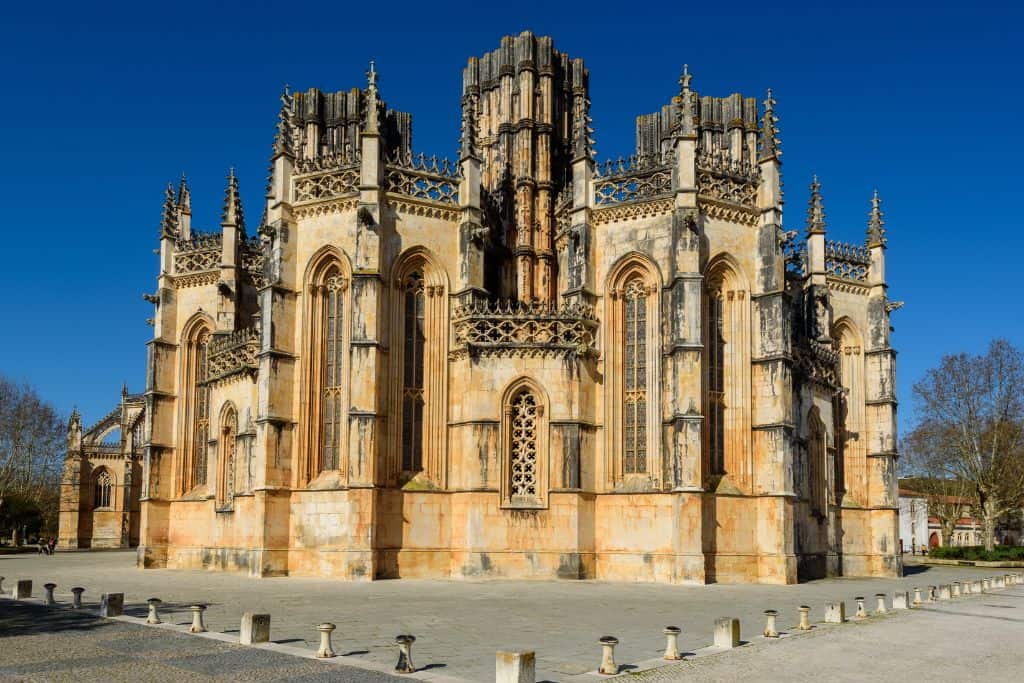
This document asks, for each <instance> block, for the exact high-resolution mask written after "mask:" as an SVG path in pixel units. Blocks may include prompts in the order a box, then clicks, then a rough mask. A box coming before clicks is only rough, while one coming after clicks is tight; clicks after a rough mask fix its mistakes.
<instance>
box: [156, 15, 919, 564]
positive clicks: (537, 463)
mask: <svg viewBox="0 0 1024 683" xmlns="http://www.w3.org/2000/svg"><path fill="white" fill-rule="evenodd" d="M588 78H589V76H588V72H587V69H586V68H585V67H584V64H583V60H581V59H579V58H574V57H570V56H569V55H567V54H564V53H562V52H559V51H558V50H556V49H555V47H554V45H553V43H552V40H551V39H550V38H547V37H537V36H534V35H532V34H530V33H523V34H521V35H518V36H515V37H506V38H504V39H502V41H501V45H500V46H499V47H498V49H497V50H495V51H493V52H489V53H487V54H484V55H483V56H481V57H479V58H471V59H470V60H469V62H468V64H467V66H466V68H465V70H464V72H463V95H462V132H461V153H460V157H459V159H458V160H457V161H454V162H448V161H439V160H436V159H435V158H433V157H430V158H426V157H424V156H423V155H422V154H418V153H417V152H416V151H415V148H414V147H413V144H412V118H411V116H410V114H408V113H405V112H401V111H397V110H394V109H391V108H389V107H388V106H387V105H386V104H385V102H384V99H383V96H382V94H381V92H380V89H379V85H378V82H377V74H376V73H375V71H374V70H373V67H372V66H371V69H370V71H369V74H368V83H367V85H366V87H365V88H363V89H359V88H352V89H350V90H342V91H338V92H324V91H321V90H317V89H310V90H307V91H304V92H294V93H289V92H287V91H286V92H285V94H284V96H283V97H282V107H281V112H280V118H279V121H278V124H277V132H276V136H275V138H274V143H273V152H272V173H271V177H270V182H269V186H268V188H267V196H266V208H265V211H264V216H263V218H262V220H261V221H260V223H259V225H258V226H256V228H255V230H251V231H250V230H248V229H247V226H246V223H245V221H244V219H243V214H242V207H241V204H240V201H239V197H238V186H237V181H236V179H235V177H234V174H233V173H232V174H231V175H230V176H229V178H228V183H227V191H226V199H225V204H224V211H223V216H222V219H221V223H220V230H217V231H213V232H200V231H199V230H198V229H197V228H196V227H194V226H193V224H192V215H191V208H190V199H189V188H188V187H187V186H186V184H185V183H184V182H182V183H181V185H180V187H178V188H177V189H176V190H175V188H172V187H169V188H168V190H167V199H166V203H165V205H164V211H163V221H162V226H161V235H160V273H159V276H158V279H157V292H156V294H154V295H153V296H151V297H149V298H150V299H151V301H152V302H153V303H154V305H155V307H156V313H155V316H154V321H153V324H154V334H153V340H152V341H151V342H150V343H149V352H148V364H147V375H146V392H145V405H144V410H143V414H144V425H145V427H144V430H143V431H144V437H143V438H144V445H143V455H142V472H141V492H140V494H141V524H140V532H139V533H140V539H139V550H138V557H139V563H140V565H141V566H144V567H171V568H198V567H207V568H211V569H224V570H238V571H245V572H248V573H249V574H250V575H255V576H273V575H283V574H291V575H304V576H326V577H336V578H339V579H377V578H395V577H516V578H522V577H531V578H556V577H557V578H564V579H569V578H571V579H580V578H596V579H612V580H628V581H661V582H670V583H677V582H696V583H705V582H713V581H723V582H725V581H728V582H745V581H760V582H768V583H792V582H795V581H797V580H800V579H804V578H812V577H820V576H825V575H838V574H845V575H873V576H892V575H896V574H897V573H898V572H899V570H900V556H899V542H898V533H897V499H896V478H895V468H894V462H895V460H896V442H895V410H896V401H895V394H894V386H895V385H894V363H895V352H894V351H893V349H892V347H891V346H890V342H889V333H890V326H889V314H890V312H891V311H892V310H893V309H894V308H896V307H897V306H898V305H899V304H898V303H896V302H890V301H889V300H888V299H887V298H886V280H885V241H886V240H885V232H884V230H883V224H882V213H881V211H880V209H879V200H878V198H877V196H876V197H875V198H874V200H873V202H872V208H871V213H870V221H869V223H868V230H867V239H866V242H865V243H863V244H855V245H848V244H841V243H838V242H831V241H827V240H826V238H825V220H824V211H823V209H822V198H821V194H820V192H819V185H818V183H817V181H815V182H814V184H813V185H812V186H811V187H812V197H811V202H810V210H809V212H808V219H807V228H806V235H805V236H798V235H797V234H796V233H795V232H786V231H784V230H783V228H782V191H781V175H780V169H781V162H780V150H779V139H778V132H777V129H776V123H777V119H776V116H775V111H774V106H775V101H774V100H773V99H772V96H771V93H770V92H769V93H768V96H767V99H766V100H765V101H764V103H763V107H762V108H761V109H760V110H759V108H758V103H757V101H756V100H755V99H754V98H749V97H743V96H742V95H740V94H732V95H728V96H726V97H712V96H707V95H700V94H698V93H697V92H696V91H695V90H693V89H692V83H691V76H690V74H689V73H688V72H687V71H686V70H685V69H684V70H683V75H682V77H681V78H680V81H679V87H678V89H676V91H675V92H674V93H672V92H666V100H667V102H666V104H665V105H664V106H663V107H662V108H661V109H660V110H658V111H655V112H653V113H650V114H645V115H642V116H639V117H638V118H637V122H636V153H635V154H634V155H633V156H632V157H630V158H629V159H628V160H625V159H619V160H618V161H614V162H609V163H604V164H601V163H596V162H595V159H594V156H593V151H592V140H591V138H590V135H591V132H592V131H591V129H590V127H589V126H590V119H589V116H588V110H589V106H590V100H589V94H588Z"/></svg>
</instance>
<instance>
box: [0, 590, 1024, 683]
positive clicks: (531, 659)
mask: <svg viewBox="0 0 1024 683" xmlns="http://www.w3.org/2000/svg"><path fill="white" fill-rule="evenodd" d="M4 580H5V577H3V576H0V594H2V593H3V582H4ZM1021 583H1024V573H1013V574H1004V575H1000V576H993V577H986V578H983V579H980V580H971V581H954V582H952V583H950V584H943V585H939V586H927V587H925V589H924V591H926V592H922V588H921V587H919V586H914V587H913V593H912V596H913V597H911V593H908V592H906V591H897V592H895V593H894V594H893V597H892V609H894V610H899V609H910V608H912V607H915V606H919V605H922V604H925V603H933V602H937V601H947V600H952V599H953V598H958V597H961V596H966V595H974V594H981V593H988V592H990V591H993V590H1000V589H1004V588H1006V587H1008V586H1015V585H1019V584H1021ZM43 588H44V589H45V591H46V592H45V597H44V603H45V604H46V605H50V606H55V605H57V604H58V603H57V601H56V599H55V598H54V590H55V589H56V588H57V585H56V584H54V583H46V584H44V585H43ZM71 592H72V594H73V596H74V599H73V602H72V605H71V607H72V609H82V594H83V593H84V592H85V589H84V588H82V587H79V586H76V587H74V588H72V589H71ZM11 597H12V598H13V599H15V600H26V599H29V598H31V597H32V581H31V580H30V579H20V580H18V581H16V582H15V585H14V588H13V589H12V590H11ZM854 600H855V601H856V603H857V610H856V612H855V613H854V617H853V618H854V619H856V620H859V619H867V618H868V617H869V614H868V611H867V607H866V598H864V597H862V596H858V597H856V598H854ZM875 600H876V602H875V610H874V614H875V615H883V614H887V613H888V612H889V607H888V606H887V605H886V594H885V593H876V594H875ZM146 603H147V604H148V605H149V611H148V614H147V616H146V620H145V623H146V624H152V625H156V624H162V623H163V621H162V620H161V618H160V612H159V610H160V606H161V605H162V604H163V601H162V600H161V599H160V598H149V599H148V600H146ZM206 608H207V606H206V605H204V604H194V605H190V606H189V610H190V611H191V612H192V623H191V625H190V626H189V628H188V630H189V632H191V633H205V632H206V630H207V628H206V624H205V623H204V621H203V615H204V613H205V612H206ZM810 612H811V607H810V606H808V605H801V606H800V607H799V614H800V621H799V624H798V625H797V626H796V628H797V630H800V631H808V630H810V629H811V628H812V626H811V621H810ZM99 613H100V616H104V617H114V616H121V615H122V614H123V613H124V593H103V594H102V595H101V598H100V609H99ZM764 615H765V627H764V631H763V632H762V633H763V635H764V637H765V638H778V637H780V633H779V630H778V616H779V613H778V611H777V610H774V609H769V610H765V611H764ZM845 621H846V603H845V602H843V601H838V602H830V603H826V605H825V622H826V623H835V624H841V623H843V622H845ZM336 628H337V627H336V626H335V625H334V624H332V623H327V622H325V623H322V624H319V625H318V626H317V631H318V632H319V633H320V645H319V648H318V649H317V652H316V656H317V657H318V658H322V659H327V658H331V657H336V656H337V654H336V653H335V651H334V648H333V646H332V645H331V635H332V634H333V632H334V631H335V629H336ZM662 633H663V634H664V635H665V651H664V654H663V658H664V659H666V660H680V659H682V658H683V656H682V653H681V652H680V650H679V636H680V634H681V633H682V629H680V628H679V627H678V626H666V627H665V628H664V629H663V630H662ZM269 641H270V615H269V614H256V613H253V612H246V613H244V614H243V615H242V623H241V629H240V632H239V643H240V644H242V645H254V644H259V643H267V642H269ZM415 642H416V637H415V636H413V635H409V634H403V635H399V636H396V637H395V643H396V644H397V645H398V663H397V664H396V665H395V671H396V672H397V673H414V672H415V671H416V667H415V665H414V664H413V661H412V645H413V643H415ZM598 642H599V644H600V645H601V664H600V666H599V668H598V672H599V673H601V674H604V675H616V674H618V673H619V667H618V665H617V664H616V662H615V646H616V645H618V644H619V639H618V638H616V637H615V636H602V637H601V638H600V639H599V640H598ZM739 645H740V620H739V619H737V618H735V617H723V618H720V619H716V620H715V630H714V646H715V647H716V648H719V649H731V648H735V647H738V646H739ZM535 659H536V658H535V653H534V652H531V651H522V652H504V651H503V652H498V653H497V659H496V670H495V674H496V678H495V680H496V682H497V683H534V676H535V668H536V664H535Z"/></svg>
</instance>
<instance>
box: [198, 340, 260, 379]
mask: <svg viewBox="0 0 1024 683" xmlns="http://www.w3.org/2000/svg"><path fill="white" fill-rule="evenodd" d="M259 350H260V330H259V328H258V327H246V328H244V329H241V330H236V331H234V332H232V333H231V334H222V335H214V337H213V339H211V340H210V345H209V348H208V350H207V356H206V363H207V367H206V378H207V381H208V382H218V381H221V380H226V379H228V378H231V377H233V376H235V375H238V374H240V373H243V372H248V373H251V374H253V375H255V374H256V371H257V369H258V368H259V363H258V361H257V358H256V356H257V354H259Z"/></svg>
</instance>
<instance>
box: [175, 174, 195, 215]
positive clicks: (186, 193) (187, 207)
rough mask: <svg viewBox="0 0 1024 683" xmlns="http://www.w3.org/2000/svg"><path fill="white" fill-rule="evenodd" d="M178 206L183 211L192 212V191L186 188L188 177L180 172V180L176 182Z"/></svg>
mask: <svg viewBox="0 0 1024 683" xmlns="http://www.w3.org/2000/svg"><path fill="white" fill-rule="evenodd" d="M178 208H179V209H181V210H182V212H183V213H192V192H191V191H190V190H189V189H188V179H187V178H186V177H185V174H184V173H182V174H181V182H180V183H178Z"/></svg>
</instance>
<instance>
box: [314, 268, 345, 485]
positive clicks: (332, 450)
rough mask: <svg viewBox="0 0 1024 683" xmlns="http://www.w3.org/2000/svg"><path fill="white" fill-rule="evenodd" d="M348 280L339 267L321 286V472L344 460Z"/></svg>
mask: <svg viewBox="0 0 1024 683" xmlns="http://www.w3.org/2000/svg"><path fill="white" fill-rule="evenodd" d="M346 285H347V281H346V280H345V278H343V277H342V276H341V275H340V274H339V273H338V272H337V271H332V272H331V274H330V275H329V276H328V277H327V278H326V279H325V280H324V284H323V287H322V305H323V313H322V317H321V320H322V339H323V348H322V354H323V355H322V359H323V378H322V380H321V381H322V384H321V386H322V392H321V418H322V420H321V425H322V435H321V436H322V442H321V457H320V467H319V470H320V471H321V472H323V471H327V470H336V469H338V468H339V467H340V463H341V438H342V434H343V432H344V429H343V426H344V425H343V423H342V421H343V420H344V419H345V415H344V399H345V396H344V389H345V339H344V336H345V335H344V331H345V327H344V320H345V316H344V313H345V311H344V302H345V298H344V292H345V289H346Z"/></svg>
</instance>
